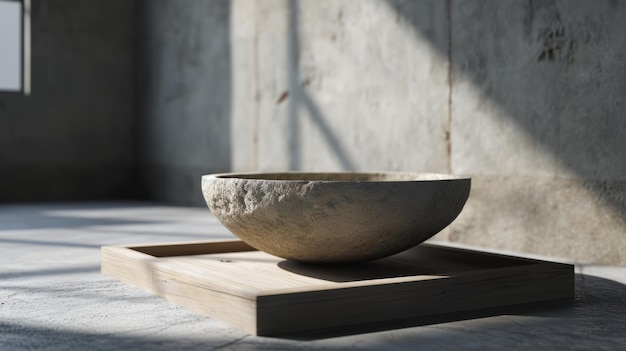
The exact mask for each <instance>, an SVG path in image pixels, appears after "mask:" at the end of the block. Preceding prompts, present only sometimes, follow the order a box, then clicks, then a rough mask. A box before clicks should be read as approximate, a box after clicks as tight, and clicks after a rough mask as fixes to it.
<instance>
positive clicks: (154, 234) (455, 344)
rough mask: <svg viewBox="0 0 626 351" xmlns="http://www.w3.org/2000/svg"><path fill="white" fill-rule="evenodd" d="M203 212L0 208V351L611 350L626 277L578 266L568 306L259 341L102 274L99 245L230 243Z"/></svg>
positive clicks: (624, 327)
mask: <svg viewBox="0 0 626 351" xmlns="http://www.w3.org/2000/svg"><path fill="white" fill-rule="evenodd" d="M230 237H231V235H230V234H229V233H228V232H227V231H226V230H225V229H224V228H222V227H221V226H220V224H219V223H217V221H216V220H215V219H214V218H213V217H212V216H211V215H210V213H209V211H208V210H205V209H198V208H180V207H166V206H160V205H156V204H148V203H97V204H56V205H20V206H6V205H5V206H0V350H47V349H49V350H84V349H90V350H120V349H145V350H218V349H219V350H253V349H254V350H256V349H267V350H282V349H306V350H311V349H313V350H317V349H359V350H361V349H364V350H383V349H384V350H396V349H402V350H404V349H407V350H416V349H427V350H459V349H472V350H474V349H475V350H502V349H507V350H510V349H517V350H529V349H533V350H554V349H557V348H563V349H568V350H576V349H581V350H587V349H595V350H600V349H602V350H617V349H624V348H626V285H625V284H626V267H604V266H595V265H583V264H581V265H577V272H578V274H577V292H576V299H575V301H573V302H572V303H569V304H566V305H562V306H536V307H532V308H530V307H526V308H521V309H519V308H518V309H514V310H510V311H498V312H497V313H493V312H490V313H486V314H471V315H466V316H456V317H452V318H447V319H446V320H439V321H435V320H433V321H430V322H429V323H425V324H423V325H421V326H414V327H406V326H404V327H399V328H398V329H392V330H387V331H377V332H361V333H359V334H350V335H345V334H344V335H335V336H330V335H323V336H319V335H318V336H311V337H306V338H298V339H296V338H265V337H255V336H251V335H248V334H245V333H243V332H241V331H239V330H236V329H233V328H231V327H229V326H228V325H225V324H223V323H221V322H218V321H215V320H211V319H209V318H205V317H202V316H199V315H197V314H195V313H193V312H190V311H187V310H185V309H184V308H181V307H178V306H175V305H173V304H171V303H169V302H167V301H165V300H162V299H160V298H157V297H153V296H151V295H149V294H147V293H144V292H142V291H140V290H138V289H135V288H133V287H131V286H128V285H126V284H123V283H120V282H117V281H115V280H113V279H110V278H108V277H106V276H103V275H102V274H100V272H99V270H100V267H99V265H100V252H99V249H100V246H102V245H119V244H136V243H152V242H168V241H186V240H203V239H212V238H213V239H216V238H230Z"/></svg>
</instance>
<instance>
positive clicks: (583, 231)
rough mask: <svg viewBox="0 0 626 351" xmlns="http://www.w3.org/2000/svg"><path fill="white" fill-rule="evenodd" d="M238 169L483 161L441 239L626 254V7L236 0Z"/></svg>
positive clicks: (420, 167) (467, 165)
mask: <svg viewBox="0 0 626 351" xmlns="http://www.w3.org/2000/svg"><path fill="white" fill-rule="evenodd" d="M231 11H232V13H231V18H232V23H231V28H232V33H231V35H232V43H231V45H232V48H231V49H232V60H233V66H232V67H233V71H232V72H233V74H232V77H233V78H232V79H233V87H232V88H233V95H232V97H233V103H232V104H231V106H232V121H233V122H232V123H233V127H232V129H231V133H232V143H231V148H232V149H231V150H230V151H231V153H232V155H233V161H232V162H233V168H234V169H235V170H238V171H243V170H285V169H294V170H298V169H306V170H337V169H344V170H371V169H376V170H378V169H381V170H410V171H438V172H453V173H458V174H467V175H471V176H472V177H473V191H472V195H471V198H470V200H469V202H468V204H467V206H466V209H465V210H464V212H463V213H462V215H461V216H460V217H459V218H458V220H457V221H456V222H455V223H454V224H453V225H452V226H451V227H450V228H448V229H447V230H446V231H445V232H443V233H441V234H440V235H438V236H437V238H436V239H438V240H451V241H461V242H465V243H469V244H476V245H482V246H487V247H497V248H502V249H510V250H517V251H527V252H534V253H539V254H548V255H554V256H562V257H570V258H576V259H579V260H582V261H595V262H605V263H622V264H626V240H625V239H626V119H625V118H624V115H625V114H624V113H625V112H626V111H625V107H624V104H623V99H622V97H623V96H624V94H625V93H626V79H625V78H626V77H625V74H626V66H625V65H624V64H623V62H624V56H625V54H626V40H625V39H626V37H625V36H626V34H624V33H626V32H624V30H623V29H624V24H623V21H621V19H622V18H624V16H625V15H626V4H622V3H621V2H615V1H595V2H585V1H575V2H573V1H528V2H521V1H497V0H493V1H466V0H465V1H454V0H453V1H438V0H432V1H374V0H372V1H358V2H349V1H288V0H270V1H263V2H256V1H248V0H239V1H235V2H233V5H232V10H231Z"/></svg>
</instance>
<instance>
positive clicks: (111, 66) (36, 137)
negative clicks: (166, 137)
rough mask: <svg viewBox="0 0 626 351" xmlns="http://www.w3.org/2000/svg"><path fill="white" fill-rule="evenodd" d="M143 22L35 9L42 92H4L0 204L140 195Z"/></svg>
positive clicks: (36, 75) (100, 7) (0, 98)
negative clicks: (138, 81)
mask: <svg viewBox="0 0 626 351" xmlns="http://www.w3.org/2000/svg"><path fill="white" fill-rule="evenodd" d="M133 16H134V3H133V2H127V1H121V0H120V1H109V0H95V1H88V2H87V1H80V0H46V1H33V2H32V94H31V95H30V96H22V95H17V94H6V93H0V202H7V201H33V200H37V201H40V200H54V201H59V200H82V199H96V198H98V199H100V198H113V197H116V198H120V197H129V196H133V195H134V194H133V192H134V187H133V183H134V180H133V176H134V166H133V163H134V161H135V155H134V153H133V151H132V150H133V147H132V144H133V134H134V73H133V72H134V71H133V31H132V28H133Z"/></svg>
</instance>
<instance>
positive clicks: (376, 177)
mask: <svg viewBox="0 0 626 351" xmlns="http://www.w3.org/2000/svg"><path fill="white" fill-rule="evenodd" d="M215 177H216V178H235V179H256V180H279V181H329V182H406V181H437V180H454V179H465V178H466V177H461V176H455V175H450V174H438V173H400V172H398V173H394V172H368V173H365V172H320V173H312V172H283V173H241V174H232V173H229V174H217V175H215Z"/></svg>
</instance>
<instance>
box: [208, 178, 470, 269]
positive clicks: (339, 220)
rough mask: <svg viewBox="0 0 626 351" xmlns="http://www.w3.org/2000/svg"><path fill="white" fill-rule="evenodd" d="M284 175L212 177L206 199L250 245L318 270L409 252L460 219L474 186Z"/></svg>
mask: <svg viewBox="0 0 626 351" xmlns="http://www.w3.org/2000/svg"><path fill="white" fill-rule="evenodd" d="M286 174H288V175H289V176H285V177H281V176H280V174H273V175H268V176H267V178H277V179H263V178H264V177H265V175H263V174H258V175H253V174H243V175H229V174H224V175H207V176H203V178H202V192H203V195H204V198H205V200H206V202H207V205H208V207H209V209H210V210H211V212H212V213H213V214H214V215H215V216H216V217H217V219H218V220H219V221H220V222H221V223H222V224H223V225H224V226H225V227H226V228H228V229H229V230H230V231H231V232H232V233H233V234H235V235H236V236H238V237H239V238H241V239H242V240H243V241H245V242H247V243H248V244H249V245H251V246H253V247H255V248H257V249H259V250H262V251H265V252H267V253H270V254H272V255H275V256H279V257H282V258H286V259H290V260H295V261H302V262H315V263H335V262H356V261H366V260H373V259H377V258H382V257H386V256H389V255H393V254H395V253H398V252H401V251H404V250H406V249H409V248H411V247H413V246H415V245H417V244H419V243H421V242H423V241H425V240H426V239H428V238H430V237H432V236H433V235H435V234H436V233H438V232H439V231H441V230H442V229H443V228H445V227H446V226H447V225H448V224H450V223H451V222H452V221H453V220H454V219H455V218H456V217H457V216H458V214H459V213H460V212H461V210H462V208H463V206H464V204H465V202H466V200H467V198H468V196H469V192H470V186H471V180H470V179H469V178H457V177H451V178H446V177H445V176H443V175H433V177H429V176H428V175H426V176H424V175H419V176H417V175H416V176H415V177H414V178H415V179H417V180H405V179H413V177H411V175H402V176H401V177H400V178H399V179H402V180H397V181H393V180H392V181H349V180H348V181H346V180H343V179H344V176H345V175H346V174H339V173H336V174H330V173H328V174H322V173H319V174H315V175H319V176H317V177H315V176H311V175H312V174H311V173H308V174H303V175H302V176H301V177H300V178H305V179H300V180H299V179H298V178H299V177H298V175H299V174H298V173H286ZM334 175H336V176H337V177H335V176H334ZM361 175H363V176H367V175H366V174H361ZM378 175H379V176H381V174H378ZM392 175H393V176H392V177H391V179H393V177H395V175H398V174H397V173H393V174H392ZM383 176H384V175H383ZM281 178H287V179H281ZM335 178H338V179H341V180H339V181H334V180H332V179H335ZM383 178H384V177H383ZM431 178H434V179H431ZM308 179H313V180H308ZM345 179H360V178H359V177H356V178H350V177H347V178H345ZM375 179H378V178H375ZM424 179H431V180H424Z"/></svg>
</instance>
